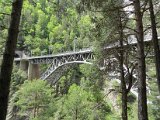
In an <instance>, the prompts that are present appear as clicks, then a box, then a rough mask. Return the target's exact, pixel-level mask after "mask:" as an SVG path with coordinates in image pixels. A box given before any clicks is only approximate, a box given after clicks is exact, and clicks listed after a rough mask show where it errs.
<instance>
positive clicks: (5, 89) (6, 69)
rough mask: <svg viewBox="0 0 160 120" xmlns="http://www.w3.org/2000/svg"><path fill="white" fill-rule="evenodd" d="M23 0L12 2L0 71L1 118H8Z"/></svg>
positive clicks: (0, 119) (3, 119) (1, 119)
mask: <svg viewBox="0 0 160 120" xmlns="http://www.w3.org/2000/svg"><path fill="white" fill-rule="evenodd" d="M22 4H23V0H14V1H13V3H12V13H11V22H10V27H9V30H8V38H7V41H6V46H5V52H4V55H3V61H2V66H1V71H0V120H5V119H6V114H7V106H8V96H9V88H10V81H11V73H12V68H13V59H14V52H15V48H16V43H17V37H18V32H19V30H18V28H19V23H20V16H21V10H22Z"/></svg>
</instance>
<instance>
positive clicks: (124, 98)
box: [118, 11, 128, 120]
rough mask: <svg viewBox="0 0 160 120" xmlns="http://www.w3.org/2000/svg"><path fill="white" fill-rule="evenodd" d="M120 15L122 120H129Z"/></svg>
mask: <svg viewBox="0 0 160 120" xmlns="http://www.w3.org/2000/svg"><path fill="white" fill-rule="evenodd" d="M118 14H119V16H118V17H119V35H120V40H119V43H120V52H119V53H120V56H119V68H120V80H121V91H122V98H121V100H122V120H128V116H127V90H126V82H125V78H124V69H123V64H124V47H123V27H122V20H121V15H120V12H119V11H118Z"/></svg>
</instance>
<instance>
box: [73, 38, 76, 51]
mask: <svg viewBox="0 0 160 120" xmlns="http://www.w3.org/2000/svg"><path fill="white" fill-rule="evenodd" d="M76 42H77V37H75V38H74V40H73V51H74V52H75V51H76Z"/></svg>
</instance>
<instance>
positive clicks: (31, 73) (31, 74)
mask: <svg viewBox="0 0 160 120" xmlns="http://www.w3.org/2000/svg"><path fill="white" fill-rule="evenodd" d="M39 69H40V68H39V64H32V63H29V67H28V79H29V80H33V79H39V78H40V70H39Z"/></svg>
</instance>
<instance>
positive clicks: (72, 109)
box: [55, 84, 110, 120]
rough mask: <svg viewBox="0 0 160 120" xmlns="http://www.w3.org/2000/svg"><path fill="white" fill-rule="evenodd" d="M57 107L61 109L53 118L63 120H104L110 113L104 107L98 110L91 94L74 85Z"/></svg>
mask: <svg viewBox="0 0 160 120" xmlns="http://www.w3.org/2000/svg"><path fill="white" fill-rule="evenodd" d="M58 106H61V107H60V108H59V109H58V111H57V113H56V114H55V117H57V119H59V118H63V119H65V120H71V119H78V120H84V119H86V120H93V119H104V118H105V116H106V114H108V113H109V112H110V109H109V108H107V109H106V108H105V105H104V108H103V107H100V109H98V103H97V104H96V99H95V97H94V96H93V94H92V93H91V92H88V91H86V90H84V89H83V88H81V87H79V86H77V85H75V84H73V85H72V86H71V87H70V89H69V92H68V94H67V95H65V96H64V97H63V98H62V99H61V100H60V101H59V103H58ZM105 110H106V111H105Z"/></svg>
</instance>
